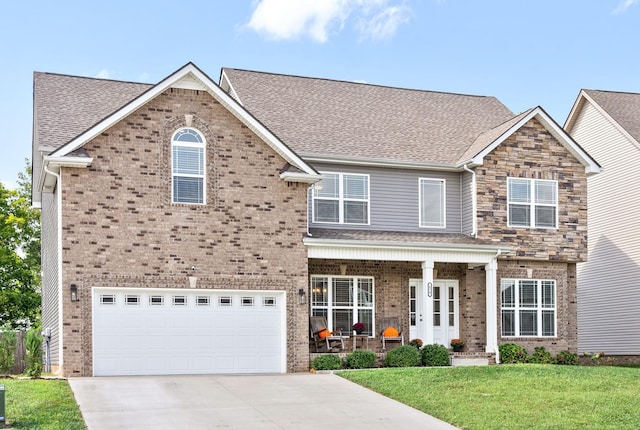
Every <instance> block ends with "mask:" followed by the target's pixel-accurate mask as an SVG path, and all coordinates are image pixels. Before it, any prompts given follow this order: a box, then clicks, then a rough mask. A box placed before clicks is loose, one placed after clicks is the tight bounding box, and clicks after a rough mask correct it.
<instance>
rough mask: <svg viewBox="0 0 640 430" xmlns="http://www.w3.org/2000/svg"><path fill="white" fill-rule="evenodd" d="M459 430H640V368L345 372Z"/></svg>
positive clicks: (509, 367)
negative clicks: (459, 429) (576, 429)
mask: <svg viewBox="0 0 640 430" xmlns="http://www.w3.org/2000/svg"><path fill="white" fill-rule="evenodd" d="M339 375H340V376H342V377H344V378H346V379H348V380H350V381H353V382H355V383H358V384H360V385H363V386H365V387H367V388H370V389H372V390H374V391H377V392H379V393H381V394H384V395H385V396H387V397H391V398H392V399H396V400H398V401H400V402H402V403H405V404H407V405H409V406H412V407H414V408H416V409H419V410H421V411H423V412H425V413H428V414H429V415H432V416H435V417H437V418H440V419H441V420H443V421H446V422H448V423H451V424H453V425H455V426H458V427H460V428H462V429H469V430H480V429H492V430H493V429H575V428H580V429H640V369H638V368H622V367H609V366H607V367H596V366H591V367H586V366H554V365H537V364H516V365H499V366H483V367H446V368H420V367H412V368H402V369H376V370H363V371H344V372H340V373H339Z"/></svg>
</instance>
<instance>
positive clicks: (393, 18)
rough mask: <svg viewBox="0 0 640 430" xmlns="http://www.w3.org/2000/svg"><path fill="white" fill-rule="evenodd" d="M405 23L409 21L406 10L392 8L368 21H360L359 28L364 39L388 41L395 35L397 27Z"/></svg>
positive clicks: (399, 7)
mask: <svg viewBox="0 0 640 430" xmlns="http://www.w3.org/2000/svg"><path fill="white" fill-rule="evenodd" d="M407 21H409V14H408V11H407V9H406V8H404V7H401V6H392V7H387V8H385V9H383V10H382V11H380V12H378V13H376V14H375V15H373V16H372V17H371V18H370V19H369V18H367V19H361V21H360V25H359V28H360V31H361V33H362V35H363V36H364V37H368V38H370V39H389V38H390V37H392V36H393V35H394V34H395V32H396V30H397V29H398V26H399V25H400V24H403V23H405V22H407Z"/></svg>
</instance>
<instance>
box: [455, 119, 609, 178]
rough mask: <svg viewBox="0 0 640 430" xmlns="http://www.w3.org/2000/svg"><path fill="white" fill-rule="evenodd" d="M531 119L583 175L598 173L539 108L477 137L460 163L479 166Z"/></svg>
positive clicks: (576, 146) (577, 146) (594, 166)
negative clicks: (549, 134) (579, 168)
mask: <svg viewBox="0 0 640 430" xmlns="http://www.w3.org/2000/svg"><path fill="white" fill-rule="evenodd" d="M532 119H536V120H537V121H538V122H540V123H541V124H542V125H543V127H545V129H546V130H547V131H549V133H551V135H552V136H553V137H554V138H555V139H556V140H557V141H558V143H560V145H562V146H563V147H564V148H565V149H567V151H569V152H570V153H571V154H572V155H573V156H574V157H575V158H576V159H577V160H578V161H580V163H581V164H582V165H583V166H584V167H585V173H586V174H587V175H591V174H594V173H599V172H600V171H601V170H602V169H601V166H600V165H599V164H598V163H597V162H596V161H595V160H594V159H593V158H591V156H590V155H589V154H588V153H587V151H585V150H584V149H583V148H582V147H581V146H580V145H579V144H578V143H577V142H576V141H575V140H573V138H572V137H571V136H569V134H568V133H566V132H565V131H564V130H563V129H562V127H560V126H559V125H558V123H556V122H555V121H554V120H553V118H551V117H550V116H549V114H547V112H546V111H545V110H544V109H543V108H542V107H540V106H537V107H535V108H532V109H529V110H527V111H524V112H522V113H521V114H519V115H516V116H515V117H513V118H512V119H510V120H509V121H507V122H505V123H504V124H500V125H499V126H497V127H495V128H494V129H491V130H488V131H487V132H485V133H483V134H481V135H480V136H478V138H477V139H476V141H475V142H474V143H473V145H471V147H469V150H468V151H467V152H466V153H465V154H464V157H469V160H468V161H467V158H464V157H463V158H462V162H464V163H465V164H467V163H470V164H472V165H481V164H482V161H483V159H484V157H485V156H486V155H487V154H488V153H490V152H491V151H493V150H494V149H495V148H496V147H497V146H498V145H500V144H501V143H502V142H503V141H504V140H505V139H507V138H508V137H509V136H511V135H512V134H513V133H515V132H516V131H517V130H518V129H519V128H520V127H522V126H524V125H525V124H526V123H527V122H529V121H531V120H532Z"/></svg>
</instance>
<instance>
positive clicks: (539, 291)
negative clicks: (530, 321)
mask: <svg viewBox="0 0 640 430" xmlns="http://www.w3.org/2000/svg"><path fill="white" fill-rule="evenodd" d="M503 281H508V282H515V290H514V305H515V306H513V307H511V306H509V307H505V306H504V304H503V303H502V282H503ZM520 281H536V282H537V284H538V285H537V288H536V294H537V297H536V299H537V302H538V306H537V307H535V308H523V307H520V288H519V286H520V285H519V283H520ZM544 281H547V282H553V307H552V308H544V307H542V282H544ZM523 309H525V310H534V309H535V311H536V314H537V315H536V316H537V322H538V327H537V328H536V331H537V332H538V333H539V334H538V335H520V310H523ZM505 310H508V311H510V310H512V311H514V316H513V324H514V326H515V332H516V334H514V335H510V336H506V335H503V334H502V332H503V327H502V311H505ZM542 311H553V317H554V318H553V332H554V333H555V335H553V336H543V335H542ZM500 321H501V326H500V336H501V337H502V338H504V339H509V338H530V339H538V338H543V339H556V338H557V337H558V282H557V281H556V280H555V279H523V278H503V279H502V280H501V281H500Z"/></svg>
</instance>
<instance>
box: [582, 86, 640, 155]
mask: <svg viewBox="0 0 640 430" xmlns="http://www.w3.org/2000/svg"><path fill="white" fill-rule="evenodd" d="M584 92H585V93H586V94H587V95H588V96H589V97H591V98H592V99H593V101H595V102H596V103H598V105H600V107H601V108H602V109H604V110H605V111H606V112H607V113H608V114H609V116H611V118H613V119H614V120H615V121H616V122H617V123H618V124H620V126H621V127H622V128H624V129H625V130H626V131H627V133H629V134H630V135H631V136H632V137H633V138H634V139H635V140H636V141H638V142H640V94H639V93H621V92H616V91H601V90H584Z"/></svg>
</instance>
